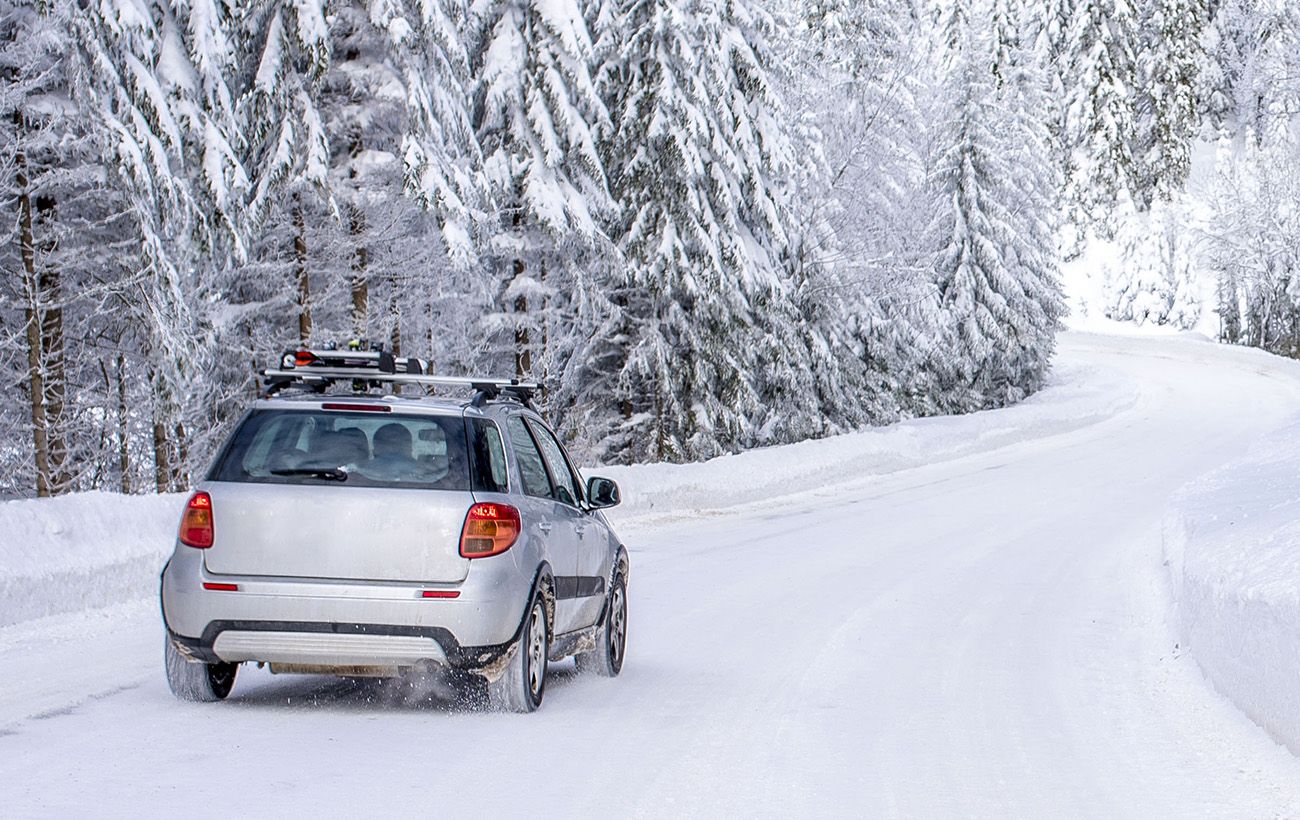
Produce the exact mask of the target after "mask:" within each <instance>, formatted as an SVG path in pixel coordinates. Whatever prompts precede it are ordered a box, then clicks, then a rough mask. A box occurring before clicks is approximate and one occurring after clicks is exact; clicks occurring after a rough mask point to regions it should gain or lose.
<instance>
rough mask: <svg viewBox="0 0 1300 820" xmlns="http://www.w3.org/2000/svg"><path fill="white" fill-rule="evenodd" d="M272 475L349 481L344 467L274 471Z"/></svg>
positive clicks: (295, 468)
mask: <svg viewBox="0 0 1300 820" xmlns="http://www.w3.org/2000/svg"><path fill="white" fill-rule="evenodd" d="M271 475H309V476H312V477H313V478H323V479H325V480H326V481H347V480H348V471H347V470H345V469H343V468H342V467H293V468H288V469H284V470H272V471H271Z"/></svg>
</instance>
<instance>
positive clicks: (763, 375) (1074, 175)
mask: <svg viewBox="0 0 1300 820" xmlns="http://www.w3.org/2000/svg"><path fill="white" fill-rule="evenodd" d="M0 76H2V77H3V81H2V83H0V107H2V110H3V116H2V117H0V142H3V146H0V212H3V214H4V215H5V219H4V220H3V223H0V379H2V380H3V384H4V390H5V395H7V396H8V397H10V401H7V402H5V403H4V404H3V405H0V497H26V496H47V495H57V494H62V493H68V492H73V491H84V490H92V489H106V490H113V491H119V492H124V493H141V492H155V491H156V492H166V491H174V490H180V489H184V488H185V487H186V486H188V485H189V483H190V482H191V481H192V480H194V479H195V477H196V476H197V475H199V474H200V473H201V472H202V470H203V469H204V468H205V467H206V465H207V463H208V461H209V460H210V458H211V456H212V452H213V449H214V447H216V446H217V445H218V444H219V443H220V441H221V439H222V437H223V436H224V435H225V433H226V432H227V430H228V429H229V425H230V424H231V423H232V422H233V421H235V420H236V419H237V418H238V417H239V416H240V414H241V413H242V412H243V410H244V409H245V408H246V406H247V405H248V403H249V402H250V401H251V400H252V399H254V398H255V397H256V395H257V393H258V380H257V377H256V370H257V368H259V367H265V366H267V365H268V364H270V363H271V362H273V361H274V360H275V359H276V358H277V357H278V354H280V353H281V352H282V351H283V350H285V349H290V348H293V347H294V346H296V345H298V344H300V343H323V342H326V341H330V340H335V341H339V340H346V339H350V338H365V339H368V340H371V341H377V342H380V343H382V344H384V345H385V346H387V347H389V348H391V349H392V350H394V351H395V352H399V353H401V354H404V355H418V356H422V357H426V358H428V359H430V360H431V361H432V362H433V363H434V367H435V369H436V370H438V371H439V372H442V373H445V374H447V375H465V374H492V375H502V376H515V375H517V376H520V377H526V378H531V379H537V380H539V381H540V382H541V383H542V384H543V386H544V393H543V395H542V398H541V400H540V406H541V409H542V410H543V411H544V413H545V414H546V415H547V416H548V417H549V418H550V419H551V420H552V421H553V422H554V423H555V424H556V427H557V430H558V431H559V432H561V434H562V435H563V436H564V437H565V438H566V440H567V441H568V442H569V443H570V444H571V446H572V448H573V449H574V451H575V453H577V454H579V455H580V456H581V457H582V458H584V459H585V460H586V461H587V462H589V463H607V464H609V463H632V462H644V461H677V462H680V461H695V460H703V459H707V458H711V457H714V456H717V455H720V454H723V453H729V452H736V451H740V450H745V449H749V448H754V447H760V446H765V445H771V444H779V443H785V442H792V441H798V440H802V439H807V438H813V437H823V436H828V435H833V434H836V433H840V432H844V431H850V430H855V429H860V428H862V427H865V426H869V425H880V424H887V423H890V422H892V421H896V420H899V419H902V418H908V417H916V416H926V415H935V414H947V413H964V412H970V411H975V410H980V409H987V408H995V407H1001V406H1004V405H1007V404H1011V403H1014V402H1017V401H1019V400H1021V399H1023V398H1024V397H1026V396H1028V395H1030V394H1032V393H1033V392H1035V391H1036V390H1038V389H1039V388H1040V387H1042V385H1043V384H1044V380H1045V379H1046V378H1047V376H1048V371H1049V367H1050V361H1051V357H1052V352H1053V345H1054V338H1055V335H1056V333H1057V331H1058V330H1059V328H1060V327H1061V323H1062V321H1063V318H1064V315H1065V311H1066V302H1065V298H1064V296H1063V293H1062V288H1061V268H1062V265H1063V264H1066V263H1068V262H1070V260H1078V259H1086V258H1087V253H1088V249H1089V248H1090V247H1095V246H1097V245H1098V244H1106V245H1108V246H1113V247H1115V248H1118V249H1119V257H1118V258H1119V260H1120V262H1119V263H1118V264H1117V265H1115V266H1114V269H1113V270H1111V271H1110V272H1108V273H1107V275H1106V288H1107V291H1106V292H1107V300H1108V302H1107V305H1106V312H1107V314H1108V315H1111V316H1113V318H1117V319H1124V320H1135V321H1151V322H1156V323H1159V324H1172V325H1175V326H1191V324H1193V323H1194V322H1195V319H1196V317H1195V315H1194V314H1196V313H1198V312H1200V311H1214V312H1216V313H1217V314H1218V318H1219V320H1220V326H1221V328H1222V333H1221V335H1222V337H1223V340H1224V341H1227V342H1234V343H1243V344H1250V345H1255V346H1259V347H1263V348H1265V349H1268V350H1271V351H1274V352H1279V353H1283V354H1286V355H1293V356H1294V355H1300V281H1297V277H1296V273H1297V269H1300V140H1298V139H1297V125H1296V117H1297V114H1300V4H1294V3H1289V2H1286V0H1149V2H1134V3H1130V2H1128V0H1046V1H1045V2H1028V1H1027V0H872V2H859V0H472V2H470V0H243V1H242V2H241V0H184V2H181V0H27V1H26V2H15V1H14V0H0ZM1198 163H1199V164H1200V165H1202V166H1207V167H1208V168H1209V170H1208V171H1207V173H1205V174H1203V175H1202V176H1204V177H1205V178H1206V179H1208V180H1209V182H1208V183H1206V184H1196V185H1193V184H1190V183H1189V179H1191V177H1192V171H1193V167H1194V166H1197V165H1198ZM1205 281H1209V282H1211V283H1212V286H1211V287H1212V290H1213V293H1214V298H1213V300H1212V301H1211V302H1209V303H1205V302H1204V301H1198V300H1196V299H1193V298H1191V297H1190V296H1189V293H1190V292H1191V291H1192V290H1195V287H1196V285H1195V283H1196V282H1205Z"/></svg>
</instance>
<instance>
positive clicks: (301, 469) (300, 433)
mask: <svg viewBox="0 0 1300 820" xmlns="http://www.w3.org/2000/svg"><path fill="white" fill-rule="evenodd" d="M489 441H490V440H489V437H488V436H487V435H484V433H483V432H480V431H476V435H475V436H474V441H473V442H471V441H470V437H469V436H468V434H467V431H466V428H465V420H464V419H463V418H461V417H460V416H418V415H401V414H398V413H375V412H343V411H326V410H256V411H254V412H252V413H250V414H249V415H248V416H247V417H246V418H245V419H244V421H243V423H242V424H240V426H239V428H238V429H237V430H236V431H235V433H234V435H233V436H232V437H231V439H230V441H229V443H228V444H227V445H226V448H225V450H224V451H223V452H222V454H221V456H220V457H219V458H218V459H217V462H216V464H215V465H214V466H213V468H212V470H211V472H210V473H209V474H208V479H209V480H211V481H237V482H252V483H261V484H311V485H335V486H340V487H358V486H360V487H401V488H410V489H428V490H462V491H464V490H469V489H470V488H471V486H472V485H474V484H482V483H483V481H482V480H472V477H471V466H470V463H471V461H474V462H477V464H476V466H478V465H483V467H486V468H487V469H488V471H489V472H490V471H491V467H492V464H493V462H494V461H495V460H496V459H495V458H494V456H495V455H496V454H495V453H490V452H486V453H480V454H477V455H476V456H475V457H473V458H471V456H470V453H471V452H473V450H474V449H475V448H484V449H486V448H488V446H489ZM480 469H482V468H481V467H480ZM473 472H474V473H478V472H479V470H474V471H473ZM490 480H491V479H489V481H490Z"/></svg>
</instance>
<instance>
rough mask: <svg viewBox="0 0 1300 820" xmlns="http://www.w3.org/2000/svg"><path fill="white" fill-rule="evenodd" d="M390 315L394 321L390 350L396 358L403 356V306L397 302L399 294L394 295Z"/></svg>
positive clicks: (389, 305) (389, 306)
mask: <svg viewBox="0 0 1300 820" xmlns="http://www.w3.org/2000/svg"><path fill="white" fill-rule="evenodd" d="M388 313H389V316H391V317H392V320H393V332H392V337H391V341H390V345H391V346H390V349H391V350H392V353H393V355H394V356H401V355H402V306H401V305H400V304H398V302H397V294H396V293H394V294H393V298H392V300H391V301H390V302H389V304H388Z"/></svg>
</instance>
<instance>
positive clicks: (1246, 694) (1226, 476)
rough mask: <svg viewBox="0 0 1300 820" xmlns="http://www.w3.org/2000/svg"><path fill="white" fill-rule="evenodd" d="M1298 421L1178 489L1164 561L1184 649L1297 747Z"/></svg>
mask: <svg viewBox="0 0 1300 820" xmlns="http://www.w3.org/2000/svg"><path fill="white" fill-rule="evenodd" d="M1298 485H1300V423H1298V424H1294V425H1291V426H1288V427H1285V428H1283V429H1281V430H1279V431H1278V432H1277V433H1274V434H1272V435H1270V436H1268V437H1266V438H1265V439H1264V440H1263V441H1262V442H1260V443H1259V444H1258V445H1257V446H1256V448H1255V449H1254V450H1253V452H1251V453H1250V454H1249V455H1248V456H1246V457H1245V458H1243V459H1241V460H1239V461H1236V462H1233V463H1232V464H1230V465H1229V466H1226V467H1224V468H1222V469H1220V470H1217V471H1215V472H1214V473H1212V474H1210V475H1209V476H1206V477H1204V478H1203V479H1201V480H1199V481H1196V482H1194V483H1193V484H1191V485H1190V486H1188V487H1187V488H1185V489H1184V490H1183V491H1182V492H1180V493H1179V495H1178V497H1177V499H1176V501H1175V503H1174V504H1173V505H1172V508H1171V510H1170V513H1169V515H1168V517H1167V518H1166V522H1165V558H1166V561H1167V562H1168V565H1169V570H1170V575H1171V579H1172V581H1173V585H1174V591H1175V598H1176V602H1177V608H1178V616H1179V618H1178V625H1179V631H1180V635H1181V636H1182V645H1183V646H1185V647H1187V648H1188V649H1189V650H1190V651H1191V653H1192V655H1193V656H1194V657H1195V658H1196V660H1197V662H1198V663H1199V664H1200V665H1201V667H1202V668H1203V669H1204V670H1205V673H1206V676H1207V677H1208V678H1209V679H1210V680H1211V681H1212V682H1213V684H1214V686H1215V688H1216V689H1218V690H1219V691H1220V692H1222V693H1223V694H1224V695H1226V696H1227V697H1229V698H1230V699H1231V700H1232V701H1233V702H1235V703H1236V704H1238V705H1239V706H1240V707H1241V708H1242V710H1243V711H1245V713H1246V714H1247V715H1249V716H1250V717H1251V718H1253V719H1254V720H1255V721H1256V722H1257V723H1259V724H1260V725H1261V726H1263V727H1264V728H1265V729H1267V730H1268V731H1269V733H1270V734H1272V735H1273V736H1274V737H1275V738H1277V739H1278V740H1279V741H1281V742H1283V743H1285V744H1286V745H1287V746H1288V747H1289V748H1290V749H1291V750H1292V751H1293V752H1296V753H1300V492H1297V486H1298Z"/></svg>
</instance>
